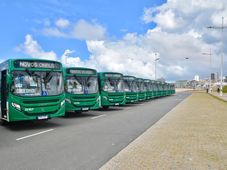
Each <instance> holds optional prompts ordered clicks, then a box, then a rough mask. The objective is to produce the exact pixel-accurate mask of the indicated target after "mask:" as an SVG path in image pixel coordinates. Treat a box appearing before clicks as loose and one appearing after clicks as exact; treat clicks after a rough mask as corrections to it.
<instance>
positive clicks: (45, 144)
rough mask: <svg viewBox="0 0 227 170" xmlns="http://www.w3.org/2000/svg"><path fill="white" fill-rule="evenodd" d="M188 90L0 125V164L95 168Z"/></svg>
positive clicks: (41, 167) (5, 166)
mask: <svg viewBox="0 0 227 170" xmlns="http://www.w3.org/2000/svg"><path fill="white" fill-rule="evenodd" d="M189 95H190V93H178V94H176V95H173V96H168V97H164V98H159V99H155V100H151V101H148V102H141V103H138V104H132V105H126V106H121V107H112V108H110V109H109V110H107V111H103V110H100V111H90V112H86V113H83V114H79V115H75V114H71V116H68V117H67V118H55V119H51V120H49V121H30V122H28V121H27V122H18V123H15V124H13V125H10V126H5V127H4V126H0V169H1V170H2V169H3V170H4V169H10V170H11V169H12V170H15V169H17V170H19V169H21V170H25V169H48V170H49V169H55V170H57V169H61V170H63V169H66V170H70V169H73V170H75V169H81V170H86V169H88V170H91V169H92V170H93V169H98V168H100V167H101V166H102V165H104V164H105V163H106V162H107V161H108V160H109V159H111V158H112V157H113V156H114V155H116V154H117V153H118V152H119V151H120V150H122V149H123V148H124V147H126V146H127V145H128V144H129V143H130V142H132V141H133V140H134V139H135V138H137V137H138V136H139V135H140V134H142V133H143V132H144V131H145V130H146V129H148V128H149V127H150V126H152V125H153V124H154V123H155V122H157V121H158V120H159V119H160V118H161V117H163V116H164V115H165V114H166V113H168V112H169V111H170V110H171V109H172V108H174V107H175V106H176V105H177V104H178V103H180V102H181V101H182V100H183V99H185V98H186V97H187V96H189Z"/></svg>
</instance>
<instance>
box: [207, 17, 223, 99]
mask: <svg viewBox="0 0 227 170" xmlns="http://www.w3.org/2000/svg"><path fill="white" fill-rule="evenodd" d="M207 28H209V29H219V30H221V37H222V43H223V49H224V41H223V30H224V29H225V28H227V27H226V26H224V17H223V16H222V24H221V26H209V27H207ZM223 55H224V50H223V53H222V54H221V84H220V96H222V88H223Z"/></svg>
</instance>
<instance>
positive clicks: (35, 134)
mask: <svg viewBox="0 0 227 170" xmlns="http://www.w3.org/2000/svg"><path fill="white" fill-rule="evenodd" d="M53 130H54V129H49V130H45V131H42V132H38V133H34V134H32V135H28V136H24V137H21V138H17V139H16V140H17V141H19V140H22V139H26V138H30V137H33V136H37V135H40V134H43V133H47V132H50V131H53Z"/></svg>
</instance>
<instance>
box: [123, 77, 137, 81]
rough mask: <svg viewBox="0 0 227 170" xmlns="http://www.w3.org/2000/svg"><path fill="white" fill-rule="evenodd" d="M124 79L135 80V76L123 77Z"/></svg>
mask: <svg viewBox="0 0 227 170" xmlns="http://www.w3.org/2000/svg"><path fill="white" fill-rule="evenodd" d="M123 79H124V80H131V81H133V80H135V77H123Z"/></svg>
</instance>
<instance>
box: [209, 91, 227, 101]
mask: <svg viewBox="0 0 227 170" xmlns="http://www.w3.org/2000/svg"><path fill="white" fill-rule="evenodd" d="M210 94H211V95H213V96H215V97H217V98H220V99H222V100H224V101H227V94H226V93H223V94H222V96H220V93H217V92H211V93H210Z"/></svg>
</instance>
